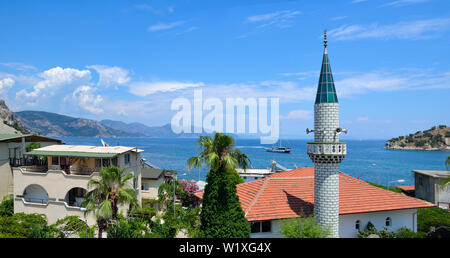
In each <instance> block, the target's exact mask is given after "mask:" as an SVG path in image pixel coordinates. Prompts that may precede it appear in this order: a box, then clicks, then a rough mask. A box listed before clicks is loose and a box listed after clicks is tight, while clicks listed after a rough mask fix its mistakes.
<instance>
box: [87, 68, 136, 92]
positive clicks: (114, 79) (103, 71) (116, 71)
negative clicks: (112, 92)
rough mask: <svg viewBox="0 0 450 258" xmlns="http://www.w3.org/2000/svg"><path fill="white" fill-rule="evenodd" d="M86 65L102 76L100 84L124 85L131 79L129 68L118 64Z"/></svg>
mask: <svg viewBox="0 0 450 258" xmlns="http://www.w3.org/2000/svg"><path fill="white" fill-rule="evenodd" d="M86 67H87V68H90V69H94V70H95V71H97V72H98V73H99V76H100V78H99V80H98V83H97V84H98V85H99V86H107V87H108V86H111V85H114V86H117V85H124V84H127V83H128V82H129V81H130V77H129V76H128V74H129V72H128V70H126V69H123V68H120V67H117V66H106V65H90V66H86Z"/></svg>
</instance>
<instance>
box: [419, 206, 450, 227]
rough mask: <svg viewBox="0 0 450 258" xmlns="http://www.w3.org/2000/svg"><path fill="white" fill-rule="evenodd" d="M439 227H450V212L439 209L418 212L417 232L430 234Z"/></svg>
mask: <svg viewBox="0 0 450 258" xmlns="http://www.w3.org/2000/svg"><path fill="white" fill-rule="evenodd" d="M439 226H447V227H450V211H448V210H445V209H441V208H439V207H430V208H422V209H418V210H417V231H421V232H425V233H428V232H430V231H431V230H432V229H433V228H437V227H439Z"/></svg>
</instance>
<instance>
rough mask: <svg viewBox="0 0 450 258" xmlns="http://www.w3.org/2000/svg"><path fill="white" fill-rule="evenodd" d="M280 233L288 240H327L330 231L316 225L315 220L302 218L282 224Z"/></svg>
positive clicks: (311, 217) (285, 221)
mask: <svg viewBox="0 0 450 258" xmlns="http://www.w3.org/2000/svg"><path fill="white" fill-rule="evenodd" d="M280 228H281V230H280V233H281V234H282V235H283V236H285V237H287V238H326V237H328V236H329V235H330V231H329V230H328V229H326V228H323V227H322V226H320V225H318V224H316V223H315V218H314V217H313V216H310V217H300V218H295V219H288V220H284V221H282V222H281V226H280Z"/></svg>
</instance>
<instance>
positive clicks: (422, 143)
mask: <svg viewBox="0 0 450 258" xmlns="http://www.w3.org/2000/svg"><path fill="white" fill-rule="evenodd" d="M385 149H395V150H442V151H450V127H448V126H446V125H439V126H433V127H431V128H430V129H428V130H425V131H418V132H416V133H414V134H410V135H408V136H399V137H396V138H392V139H390V140H388V141H387V142H386V144H385Z"/></svg>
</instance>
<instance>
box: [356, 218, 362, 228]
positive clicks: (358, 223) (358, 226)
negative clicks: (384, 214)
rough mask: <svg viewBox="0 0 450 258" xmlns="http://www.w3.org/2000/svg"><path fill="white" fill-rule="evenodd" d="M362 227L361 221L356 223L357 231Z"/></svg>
mask: <svg viewBox="0 0 450 258" xmlns="http://www.w3.org/2000/svg"><path fill="white" fill-rule="evenodd" d="M360 225H361V222H360V221H359V220H357V221H356V222H355V229H356V230H359V228H360Z"/></svg>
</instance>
